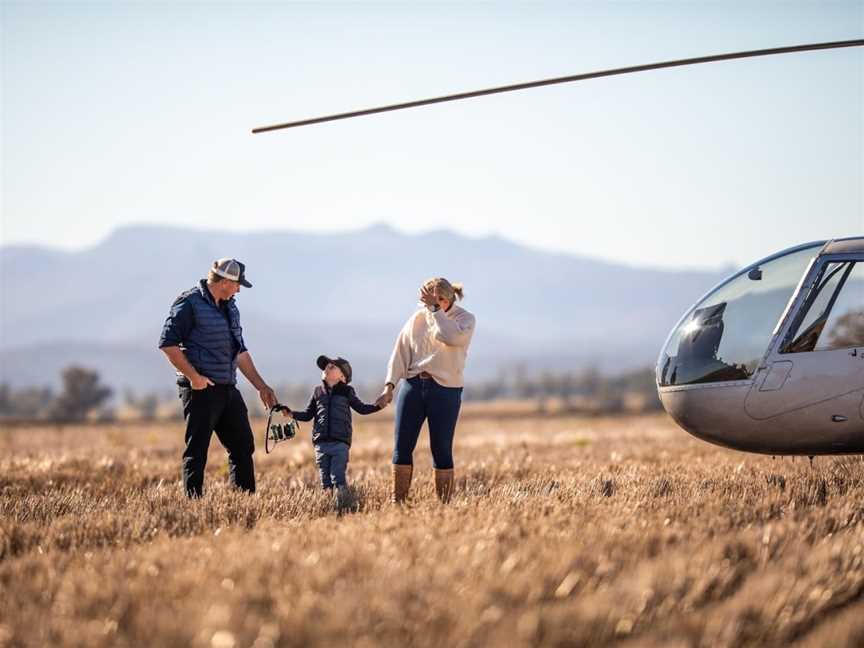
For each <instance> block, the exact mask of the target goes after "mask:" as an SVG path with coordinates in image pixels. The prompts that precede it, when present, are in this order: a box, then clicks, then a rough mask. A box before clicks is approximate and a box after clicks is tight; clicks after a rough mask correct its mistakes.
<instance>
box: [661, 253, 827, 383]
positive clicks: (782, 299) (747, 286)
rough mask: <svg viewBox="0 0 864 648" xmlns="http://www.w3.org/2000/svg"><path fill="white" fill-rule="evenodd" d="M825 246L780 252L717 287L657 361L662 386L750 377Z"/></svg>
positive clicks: (689, 315) (684, 320)
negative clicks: (804, 276) (791, 299)
mask: <svg viewBox="0 0 864 648" xmlns="http://www.w3.org/2000/svg"><path fill="white" fill-rule="evenodd" d="M823 244H824V242H822V243H814V244H812V245H808V246H806V247H803V248H795V249H793V250H791V251H788V252H785V253H780V254H779V255H776V256H774V257H769V258H768V259H767V260H765V261H763V262H760V263H759V264H757V265H756V266H751V267H749V268H747V269H745V270H743V271H741V272H740V273H738V274H737V275H735V276H733V277H732V278H730V279H729V280H727V281H726V282H724V283H722V284H720V286H718V287H717V288H715V289H714V290H713V291H712V292H710V293H709V294H708V295H707V296H706V297H704V298H703V299H702V300H701V301H700V302H699V303H697V304H696V305H695V306H694V307H693V308H692V309H691V310H690V311H689V312H688V313H687V314H686V315H685V316H684V317H683V318H682V319H681V321H680V322H679V324H678V326H677V327H676V328H675V329H674V330H673V332H672V334H671V335H670V336H669V340H668V341H667V342H666V346H665V347H664V349H663V351H662V352H661V354H660V359H659V361H658V363H657V383H658V384H659V385H660V386H661V387H669V386H673V385H691V384H697V383H709V382H725V381H731V380H747V379H749V378H750V377H751V376H752V375H753V373H754V372H755V370H756V368H757V367H758V365H759V361H760V360H761V358H762V356H763V355H764V353H765V350H766V349H767V347H768V343H769V342H770V341H771V336H772V335H773V334H774V329H775V327H776V326H777V324H778V323H779V321H780V318H781V316H782V315H783V313H784V311H785V309H786V306H787V304H788V303H789V300H790V298H791V297H792V295H793V294H794V293H795V290H796V288H797V287H798V284H799V282H800V281H801V278H802V276H803V275H804V272H805V271H806V270H807V268H808V267H809V265H810V262H811V261H812V259H813V258H814V257H815V256H816V255H817V254H818V253H819V250H820V249H821V248H822V247H823Z"/></svg>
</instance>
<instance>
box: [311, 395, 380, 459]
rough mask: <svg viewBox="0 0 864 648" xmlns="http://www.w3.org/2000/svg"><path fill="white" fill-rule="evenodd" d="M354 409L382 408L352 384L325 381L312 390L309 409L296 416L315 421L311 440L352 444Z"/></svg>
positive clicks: (363, 411) (362, 411) (370, 410)
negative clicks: (360, 395) (364, 398)
mask: <svg viewBox="0 0 864 648" xmlns="http://www.w3.org/2000/svg"><path fill="white" fill-rule="evenodd" d="M351 409H353V410H354V411H355V412H357V413H358V414H372V413H373V412H377V411H378V410H379V409H381V408H380V407H378V406H377V405H373V404H370V403H364V402H363V401H361V400H360V399H359V398H358V397H357V393H356V392H355V391H354V388H353V387H351V386H350V385H346V384H345V383H341V382H340V383H336V384H335V385H333V387H332V389H330V388H328V387H327V385H326V383H322V384H321V385H318V386H317V387H316V388H315V390H314V391H313V392H312V396H311V398H310V399H309V404H308V405H307V406H306V410H305V411H303V412H294V418H295V419H296V420H298V421H312V420H314V421H315V423H314V424H313V426H312V443H323V442H325V441H340V442H342V443H346V444H348V445H349V446H350V445H351V432H352V430H351Z"/></svg>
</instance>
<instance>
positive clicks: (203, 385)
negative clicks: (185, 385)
mask: <svg viewBox="0 0 864 648" xmlns="http://www.w3.org/2000/svg"><path fill="white" fill-rule="evenodd" d="M189 382H190V383H191V384H192V389H194V390H195V391H201V390H202V389H207V388H208V387H212V386H213V381H212V380H210V379H209V378H208V377H207V376H202V375H201V374H196V375H195V376H193V377H192V378H190V379H189Z"/></svg>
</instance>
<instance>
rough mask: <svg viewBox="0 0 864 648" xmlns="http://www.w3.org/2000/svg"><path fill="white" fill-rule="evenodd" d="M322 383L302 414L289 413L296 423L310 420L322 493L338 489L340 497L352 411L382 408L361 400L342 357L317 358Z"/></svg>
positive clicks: (345, 492) (348, 366)
mask: <svg viewBox="0 0 864 648" xmlns="http://www.w3.org/2000/svg"><path fill="white" fill-rule="evenodd" d="M316 364H317V365H318V368H319V369H321V372H322V373H321V384H320V385H318V386H317V387H315V389H314V390H313V391H312V397H311V398H310V399H309V404H308V405H307V406H306V409H305V410H304V411H302V412H290V415H291V416H293V417H294V419H295V420H297V421H311V420H313V419H314V421H315V422H314V423H313V426H312V444H313V445H314V446H315V463H316V464H318V472H319V473H320V474H321V485H322V486H323V487H324V488H325V490H329V489H332V488H333V487H334V486H335V487H336V488H337V490H338V493H339V495H340V496H342V497H344V496H345V495H346V494H347V482H346V480H345V470H346V468H347V467H348V449H349V448H350V447H351V409H353V410H354V411H355V412H357V413H358V414H372V413H373V412H377V411H378V410H380V409H381V408H380V407H378V406H377V405H373V404H367V403H364V402H363V401H361V400H360V399H359V398H358V397H357V394H356V392H355V391H354V388H353V387H350V386H349V385H348V383H350V382H351V365H350V364H349V363H348V361H347V360H346V359H345V358H335V359H331V358H328V357H327V356H323V355H322V356H318V360H317V361H316Z"/></svg>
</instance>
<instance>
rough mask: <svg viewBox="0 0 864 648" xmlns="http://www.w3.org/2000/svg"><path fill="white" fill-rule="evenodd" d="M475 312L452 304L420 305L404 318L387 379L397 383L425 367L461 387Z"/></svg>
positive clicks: (437, 377) (443, 382)
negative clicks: (442, 307)
mask: <svg viewBox="0 0 864 648" xmlns="http://www.w3.org/2000/svg"><path fill="white" fill-rule="evenodd" d="M474 322H475V320H474V316H473V315H472V314H471V313H469V312H468V311H467V310H465V309H464V308H461V307H460V306H457V305H456V304H453V305H452V306H451V307H450V310H448V311H443V310H438V311H436V312H434V313H433V312H432V311H430V310H429V309H427V308H421V309H419V310H418V311H417V312H416V313H414V314H413V315H412V316H411V317H409V318H408V321H407V322H405V326H403V327H402V330H401V331H400V332H399V337H398V338H396V346H395V347H394V348H393V353H392V355H391V356H390V363H389V364H388V365H387V380H386V382H389V383H393V384H394V385H396V384H398V382H399V381H400V380H401V379H402V378H405V379H406V380H407V379H408V378H413V377H414V376H416V375H417V374H419V373H421V372H423V371H425V372H427V373H428V374H430V375H431V376H432V377H433V378H434V379H435V382H437V383H438V384H440V385H443V386H444V387H462V386H464V384H465V381H464V378H463V372H464V370H465V358H466V356H467V355H468V345H469V344H470V343H471V336H472V335H474Z"/></svg>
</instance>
